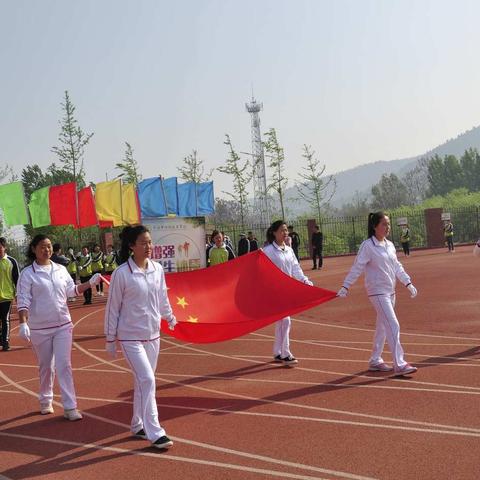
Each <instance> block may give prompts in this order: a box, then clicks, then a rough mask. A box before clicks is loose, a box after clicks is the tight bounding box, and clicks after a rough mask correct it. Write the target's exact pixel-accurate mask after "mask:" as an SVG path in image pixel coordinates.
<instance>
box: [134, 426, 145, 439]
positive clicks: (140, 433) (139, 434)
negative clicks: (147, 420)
mask: <svg viewBox="0 0 480 480" xmlns="http://www.w3.org/2000/svg"><path fill="white" fill-rule="evenodd" d="M133 436H134V437H135V438H143V439H144V440H147V434H146V433H145V430H144V429H143V428H141V429H140V430H139V431H138V432H136V433H134V434H133Z"/></svg>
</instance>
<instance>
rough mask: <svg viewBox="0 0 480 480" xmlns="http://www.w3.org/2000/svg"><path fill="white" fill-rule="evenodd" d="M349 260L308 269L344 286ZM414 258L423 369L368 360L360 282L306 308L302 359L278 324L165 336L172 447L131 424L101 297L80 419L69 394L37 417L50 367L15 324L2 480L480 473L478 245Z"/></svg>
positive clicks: (4, 394) (94, 312) (405, 313)
mask: <svg viewBox="0 0 480 480" xmlns="http://www.w3.org/2000/svg"><path fill="white" fill-rule="evenodd" d="M352 261H353V257H344V258H335V259H327V260H326V261H325V265H324V269H323V270H321V271H315V272H309V271H308V269H309V267H310V263H309V262H304V264H303V267H304V268H305V270H306V273H307V274H309V275H310V274H312V273H313V274H312V275H310V276H311V278H312V279H313V280H314V281H315V283H316V284H317V285H321V286H322V287H326V288H331V289H337V288H338V287H339V286H340V285H341V281H342V279H343V277H344V275H345V273H346V272H347V270H348V268H349V267H350V265H351V263H352ZM402 261H403V263H404V265H405V267H406V269H407V271H408V272H409V273H410V274H411V276H412V279H413V281H414V284H415V286H416V287H417V288H418V290H419V295H418V297H417V298H416V299H414V300H411V299H410V298H409V296H408V292H407V291H406V290H405V289H404V288H403V287H402V286H401V285H400V286H399V287H398V300H397V305H398V308H397V313H398V316H399V319H400V323H401V326H402V343H403V346H404V349H405V351H406V358H407V360H408V361H410V362H411V363H414V364H415V365H417V366H418V367H419V371H418V372H417V374H416V375H414V376H412V377H410V378H404V379H394V378H391V377H389V376H388V374H382V373H375V374H372V373H368V372H367V371H366V367H367V361H368V357H369V353H370V346H371V341H372V335H373V332H372V329H373V328H374V312H373V309H372V307H371V306H370V304H369V302H368V299H367V297H366V295H365V292H364V289H363V285H362V282H361V281H359V282H357V284H356V285H355V287H354V288H352V289H351V292H350V295H349V297H348V298H347V299H345V300H343V299H337V300H334V301H332V302H330V303H328V304H326V305H322V306H320V307H318V308H316V309H314V310H310V311H308V312H306V313H304V314H303V315H299V316H298V318H296V320H295V321H294V324H293V328H292V333H291V338H292V350H293V352H294V354H295V355H296V356H297V357H298V358H299V360H300V363H299V366H298V367H297V368H293V369H289V368H286V367H283V366H277V365H276V364H274V363H271V348H272V334H273V327H270V328H267V329H264V330H261V331H258V332H256V333H254V334H251V335H248V336H247V337H244V338H241V339H238V340H235V341H230V342H226V343H222V344H213V345H201V346H195V345H184V344H179V343H178V342H177V341H171V340H170V338H165V337H164V338H163V340H162V345H161V354H160V361H159V366H158V370H157V378H158V381H157V387H158V389H157V390H158V391H157V401H158V404H159V414H160V419H161V422H162V424H163V425H164V426H165V428H166V430H167V433H168V434H169V436H171V437H172V438H173V439H174V441H175V445H174V447H173V448H172V449H171V450H169V451H168V452H165V453H161V452H159V451H156V450H153V449H151V448H150V447H149V446H148V443H147V442H145V441H143V440H134V439H132V438H131V437H130V435H129V428H128V426H129V423H130V415H131V408H132V406H131V402H132V378H131V374H130V372H129V370H128V367H127V366H126V363H125V361H124V360H123V358H118V359H117V360H114V361H112V360H110V359H109V358H108V357H107V355H106V354H105V352H104V350H103V348H104V339H103V337H102V331H103V328H102V327H103V310H104V306H105V300H104V299H102V300H101V301H100V300H99V299H98V298H95V300H94V305H92V306H91V307H88V308H85V307H79V306H77V304H80V303H81V302H80V300H77V304H75V306H74V307H73V308H72V316H73V319H74V322H76V328H75V344H74V351H73V365H74V368H75V371H74V376H75V384H76V390H77V395H78V400H79V404H80V405H79V406H80V408H81V409H82V411H83V412H84V414H85V418H84V420H83V421H81V422H75V423H69V422H67V421H66V420H64V419H63V418H62V416H61V413H62V410H61V407H60V405H58V406H57V407H56V413H55V414H54V415H49V416H40V415H39V414H38V413H37V412H38V402H37V398H36V394H37V389H38V378H37V367H36V364H35V360H34V356H33V353H32V352H31V351H30V349H29V348H27V347H25V346H23V345H21V344H20V341H19V339H18V337H17V336H16V327H17V322H16V321H14V322H13V327H14V328H15V330H14V331H13V334H12V344H13V348H12V350H11V351H9V352H5V353H3V352H0V406H1V407H0V412H1V415H0V451H1V455H0V458H1V462H0V471H1V475H0V479H4V478H7V479H26V478H34V477H37V478H42V480H43V479H64V478H65V479H67V478H68V479H70V480H74V479H77V478H78V479H82V480H85V479H87V480H88V479H89V478H92V479H93V478H104V479H113V478H114V479H116V480H120V479H129V480H130V479H132V478H147V479H156V478H161V479H165V480H167V479H209V480H210V479H212V480H213V479H227V478H228V479H241V480H249V479H257V478H266V479H268V478H270V479H280V478H294V479H307V478H329V479H339V478H348V479H360V478H380V479H395V480H397V479H436V480H437V479H462V480H466V479H478V478H479V477H480V414H479V408H478V405H479V399H480V375H479V373H480V350H479V349H478V345H479V343H480V321H479V314H480V311H479V310H480V309H479V307H480V301H479V294H478V287H477V285H478V278H479V276H480V263H479V262H478V261H477V260H476V259H475V258H473V256H472V254H471V247H464V248H459V249H457V252H456V253H455V254H448V253H446V252H445V251H444V250H432V251H422V252H414V253H413V255H412V257H410V258H408V259H402ZM120 357H121V356H120ZM385 357H386V359H388V360H389V359H390V355H389V354H386V355H385ZM56 399H57V400H58V397H56ZM2 475H3V477H2Z"/></svg>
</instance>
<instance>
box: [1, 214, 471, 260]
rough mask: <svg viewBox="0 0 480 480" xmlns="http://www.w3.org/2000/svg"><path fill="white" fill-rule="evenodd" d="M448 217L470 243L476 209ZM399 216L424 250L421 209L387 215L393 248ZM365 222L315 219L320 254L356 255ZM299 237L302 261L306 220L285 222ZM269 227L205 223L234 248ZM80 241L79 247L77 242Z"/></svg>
mask: <svg viewBox="0 0 480 480" xmlns="http://www.w3.org/2000/svg"><path fill="white" fill-rule="evenodd" d="M443 210H444V211H448V212H450V213H451V215H452V222H453V224H454V232H455V234H454V242H455V243H473V242H475V241H476V240H477V239H478V237H479V236H480V207H463V208H447V207H445V208H444V209H443ZM400 217H407V218H408V224H409V227H410V237H411V240H410V247H411V248H418V247H426V246H427V232H426V225H425V213H424V211H423V210H419V209H416V210H401V211H399V210H397V211H395V212H394V213H393V214H391V215H390V221H391V225H392V230H391V233H390V237H389V238H390V239H391V240H392V241H393V242H394V243H395V245H396V246H397V247H398V248H400V228H399V227H398V226H397V220H398V218H400ZM367 222H368V218H367V216H366V215H361V216H355V217H324V218H321V219H317V224H318V225H319V226H320V228H321V231H322V233H323V240H324V242H323V254H324V255H325V256H329V255H343V254H348V253H356V252H357V251H358V247H359V246H360V244H361V243H362V241H363V240H365V238H366V237H367ZM288 225H292V226H293V228H294V230H295V231H296V232H297V233H298V235H299V236H300V248H299V254H300V257H302V258H308V257H309V255H310V253H309V242H310V239H309V235H308V227H307V220H297V221H293V222H291V223H289V224H288ZM268 226H269V225H247V226H244V227H242V226H240V225H219V224H208V223H207V233H211V231H212V230H213V229H217V230H220V231H223V232H224V233H225V234H226V235H228V236H229V237H230V239H231V241H232V243H233V245H234V247H235V249H237V247H238V241H239V239H240V234H241V233H248V232H249V231H251V232H253V235H254V236H255V237H256V238H257V239H258V243H259V246H260V247H261V246H262V245H263V244H264V242H265V238H266V237H265V235H266V231H267V228H268ZM99 235H100V231H99V232H98V233H97V234H96V233H95V232H94V231H93V229H92V230H90V231H88V232H83V233H82V237H81V239H79V237H78V235H75V236H71V235H70V236H69V235H68V234H67V235H65V236H64V237H62V238H60V237H59V238H54V239H52V240H53V241H55V242H59V243H61V244H62V246H63V247H64V249H66V248H67V247H68V246H70V245H71V246H73V247H74V249H75V251H79V250H80V247H81V244H86V245H93V244H95V243H100V238H99ZM80 241H81V244H80V243H79V242H80ZM27 247H28V240H25V241H21V242H18V241H17V242H15V241H13V240H9V253H10V255H12V256H14V257H15V258H17V259H18V261H19V262H20V263H21V264H23V263H24V262H25V255H26V251H27Z"/></svg>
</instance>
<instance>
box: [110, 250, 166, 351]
mask: <svg viewBox="0 0 480 480" xmlns="http://www.w3.org/2000/svg"><path fill="white" fill-rule="evenodd" d="M171 316H172V307H171V306H170V302H169V300H168V295H167V285H166V283H165V274H164V272H163V268H162V266H161V265H160V264H159V263H157V262H152V261H151V260H148V264H147V269H146V270H142V269H141V268H139V267H138V266H137V264H136V263H135V262H134V261H133V260H132V259H131V258H129V259H128V260H127V261H126V262H125V263H123V264H122V265H120V266H119V267H118V268H117V269H116V270H115V271H114V272H113V274H112V278H111V282H110V288H109V291H108V302H107V309H106V311H105V335H106V337H107V341H108V342H111V341H114V340H119V341H133V340H139V341H148V340H155V339H156V338H158V337H159V336H160V321H161V319H162V318H165V319H167V320H168V319H170V318H171Z"/></svg>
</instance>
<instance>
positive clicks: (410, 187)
mask: <svg viewBox="0 0 480 480" xmlns="http://www.w3.org/2000/svg"><path fill="white" fill-rule="evenodd" d="M428 163H429V161H428V159H426V158H422V159H421V160H419V161H418V163H417V165H415V167H414V168H412V169H411V170H409V171H408V172H407V173H406V174H405V175H404V176H403V178H402V182H403V184H404V185H405V187H406V189H407V202H408V205H418V204H420V203H421V202H423V200H425V198H427V195H428V187H429V183H428Z"/></svg>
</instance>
